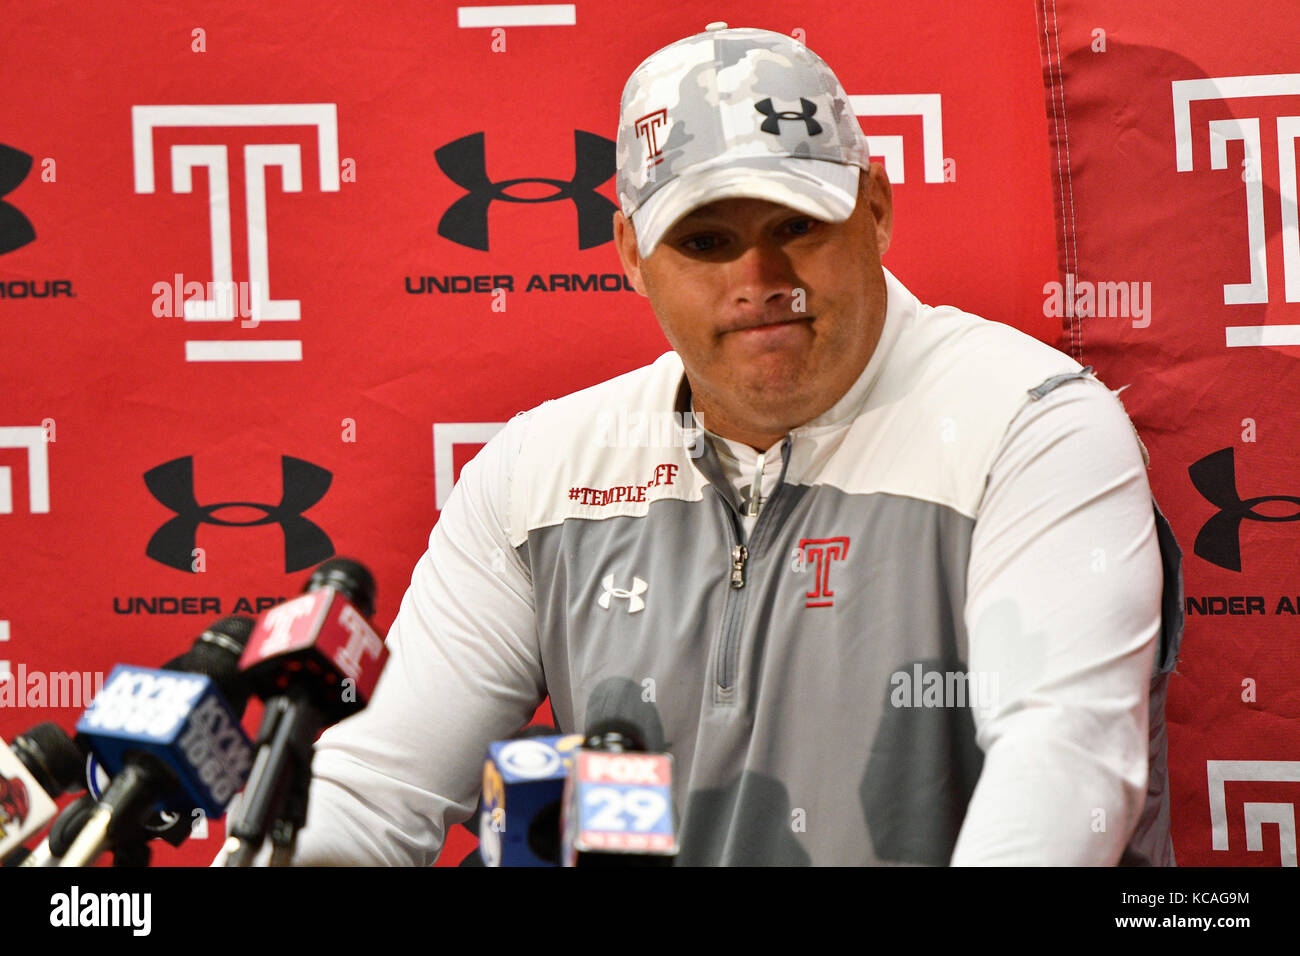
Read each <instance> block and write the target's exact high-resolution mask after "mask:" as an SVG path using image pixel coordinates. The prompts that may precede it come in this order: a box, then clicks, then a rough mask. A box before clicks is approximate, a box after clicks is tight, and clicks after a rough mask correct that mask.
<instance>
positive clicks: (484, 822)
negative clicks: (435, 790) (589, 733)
mask: <svg viewBox="0 0 1300 956" xmlns="http://www.w3.org/2000/svg"><path fill="white" fill-rule="evenodd" d="M581 743H582V735H581V734H560V733H558V732H557V731H556V730H555V728H554V727H526V728H524V729H523V730H522V731H520V732H519V733H518V734H515V736H514V737H512V738H511V739H509V740H498V741H494V742H493V743H491V744H488V753H487V759H486V760H485V761H484V763H483V809H482V812H481V813H480V814H479V826H478V838H479V854H480V855H481V856H482V858H483V864H484V865H485V866H559V865H560V805H561V800H562V799H563V797H564V781H565V778H567V777H568V775H569V768H570V766H572V764H573V752H574V751H575V750H576V749H577V747H578V746H579V745H580V744H581Z"/></svg>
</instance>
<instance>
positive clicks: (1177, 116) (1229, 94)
mask: <svg viewBox="0 0 1300 956" xmlns="http://www.w3.org/2000/svg"><path fill="white" fill-rule="evenodd" d="M1170 86H1171V90H1172V95H1173V109H1174V150H1175V161H1176V164H1177V168H1178V172H1180V173H1184V172H1190V171H1191V170H1192V169H1193V168H1194V159H1193V149H1192V104H1193V103H1194V102H1197V101H1202V100H1231V99H1239V98H1245V97H1269V96H1282V97H1296V96H1300V73H1281V74H1273V75H1263V76H1212V77H1205V78H1203V79H1196V80H1174V81H1173V82H1172V83H1171V84H1170ZM1284 102H1287V103H1289V104H1290V106H1289V108H1288V109H1284V110H1281V111H1280V112H1289V113H1295V112H1297V111H1300V100H1287V101H1284ZM1261 119H1264V118H1263V117H1258V116H1249V117H1243V116H1237V117H1234V118H1231V119H1216V120H1210V121H1209V132H1210V136H1209V142H1210V168H1211V169H1225V170H1226V169H1227V168H1228V145H1227V144H1228V143H1229V141H1233V140H1240V141H1241V143H1242V149H1243V151H1244V157H1245V158H1244V159H1243V168H1242V169H1241V170H1240V172H1238V171H1236V170H1234V175H1236V176H1238V178H1240V179H1241V181H1242V184H1243V185H1244V187H1245V191H1246V224H1247V237H1248V238H1247V241H1248V244H1249V254H1250V255H1249V261H1250V278H1249V280H1248V281H1246V282H1230V283H1226V284H1224V286H1223V304H1224V305H1247V304H1260V303H1266V302H1268V301H1269V294H1270V289H1269V281H1268V260H1267V256H1266V254H1265V242H1266V239H1265V230H1264V175H1263V174H1264V143H1265V142H1266V136H1265V133H1264V129H1266V128H1267V125H1268V121H1267V120H1265V122H1264V124H1263V126H1261ZM1273 125H1275V126H1276V130H1277V138H1276V148H1277V168H1278V193H1279V200H1280V202H1281V207H1282V209H1281V212H1282V271H1283V282H1284V286H1285V301H1287V302H1300V218H1298V217H1297V213H1296V149H1295V141H1296V137H1297V136H1300V115H1289V116H1288V115H1282V116H1277V117H1276V119H1275V120H1274V121H1273ZM1225 335H1226V344H1227V345H1228V346H1229V347H1240V346H1252V345H1253V346H1269V345H1300V325H1241V326H1229V327H1228V328H1227V329H1225Z"/></svg>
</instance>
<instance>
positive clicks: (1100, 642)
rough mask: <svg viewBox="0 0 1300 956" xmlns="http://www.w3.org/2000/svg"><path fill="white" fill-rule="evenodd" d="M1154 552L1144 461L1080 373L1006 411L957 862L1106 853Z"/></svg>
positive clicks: (1130, 724)
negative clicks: (976, 752)
mask: <svg viewBox="0 0 1300 956" xmlns="http://www.w3.org/2000/svg"><path fill="white" fill-rule="evenodd" d="M1162 582H1163V572H1162V570H1161V562H1160V551H1159V546H1158V544H1157V538H1156V529H1155V512H1154V509H1153V503H1152V498H1151V490H1150V486H1149V485H1148V483H1147V477H1146V470H1145V466H1144V462H1143V457H1142V454H1141V452H1140V451H1139V446H1138V442H1137V441H1136V436H1135V432H1134V431H1133V428H1132V425H1131V424H1130V422H1129V420H1128V416H1127V415H1126V414H1125V412H1124V409H1123V406H1122V405H1121V404H1120V401H1119V399H1118V398H1117V397H1116V396H1115V395H1112V394H1111V393H1110V391H1109V390H1108V389H1107V388H1106V387H1105V386H1104V385H1102V384H1101V383H1099V382H1097V381H1096V380H1094V379H1090V378H1081V379H1073V380H1067V381H1065V382H1063V383H1061V384H1059V385H1057V386H1056V388H1054V389H1053V390H1051V391H1049V392H1048V393H1047V394H1046V395H1044V396H1043V397H1042V398H1039V399H1037V400H1035V401H1030V402H1028V404H1027V405H1026V407H1025V408H1024V409H1022V410H1021V412H1020V413H1019V415H1018V416H1017V417H1016V418H1015V420H1014V421H1013V422H1012V423H1011V426H1010V428H1009V429H1008V432H1007V435H1006V436H1005V438H1004V441H1003V443H1002V447H1001V448H1000V450H999V453H998V456H997V459H996V461H995V463H994V465H993V468H992V470H991V472H990V475H989V481H988V485H987V487H986V489H985V494H984V498H983V501H982V502H981V505H980V509H979V513H978V515H977V518H976V522H975V529H974V534H973V538H972V542H971V559H970V565H969V569H968V574H967V599H966V608H965V621H966V628H967V633H968V635H969V638H970V661H969V666H970V670H971V674H972V677H976V676H979V677H981V678H983V679H985V680H989V681H995V683H992V684H991V686H993V687H995V688H996V692H995V693H994V694H992V695H991V697H992V700H991V702H986V701H983V700H981V701H980V702H979V703H980V704H981V705H984V704H985V703H989V706H979V707H976V708H975V714H974V716H975V726H976V733H977V737H976V739H977V741H978V743H979V746H980V748H981V749H982V750H983V751H984V754H985V756H984V767H983V771H982V773H981V775H980V778H979V782H978V784H977V786H976V788H975V793H974V795H973V796H972V798H971V801H970V805H969V807H968V809H967V812H966V818H965V821H964V823H963V825H962V829H961V833H960V835H959V836H958V839H957V845H956V848H955V850H954V852H953V857H952V863H953V865H977V864H978V865H985V864H995V865H1107V864H1114V863H1116V862H1117V861H1118V860H1119V858H1120V856H1121V854H1122V852H1123V849H1124V846H1125V844H1126V842H1127V840H1128V838H1129V835H1130V834H1131V833H1132V831H1133V828H1134V826H1135V825H1136V823H1137V820H1138V816H1139V814H1140V812H1141V810H1142V805H1143V801H1144V798H1145V796H1146V788H1147V706H1148V693H1149V688H1150V679H1151V669H1152V661H1153V658H1154V654H1155V650H1156V643H1157V641H1158V640H1159V636H1160V622H1161V617H1160V613H1161V587H1162Z"/></svg>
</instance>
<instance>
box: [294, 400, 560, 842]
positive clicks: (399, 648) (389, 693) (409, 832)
mask: <svg viewBox="0 0 1300 956" xmlns="http://www.w3.org/2000/svg"><path fill="white" fill-rule="evenodd" d="M526 424H527V415H526V414H525V415H518V416H516V417H515V418H514V419H512V420H511V421H510V422H509V423H508V424H507V425H506V427H505V428H504V429H503V430H502V431H501V432H499V433H498V434H497V435H496V436H495V437H494V438H493V439H492V440H491V441H490V442H489V443H488V444H487V445H486V446H485V447H484V448H483V450H482V451H481V452H480V453H479V454H478V455H477V456H476V457H475V458H474V460H473V461H471V462H470V463H469V464H467V465H466V466H465V468H464V469H463V470H462V472H461V476H460V480H459V481H458V482H457V483H456V487H455V489H454V490H453V491H452V494H451V496H450V498H449V499H448V501H447V505H446V508H444V509H443V512H442V515H441V517H440V519H439V521H438V523H437V524H436V525H435V526H434V528H433V532H432V534H430V536H429V550H428V551H427V552H425V554H424V556H423V557H422V558H420V561H419V563H418V564H417V565H416V566H415V571H414V573H413V574H412V576H411V585H410V587H409V588H408V589H407V591H406V595H405V597H403V598H402V605H401V609H400V611H399V612H398V615H397V619H396V620H395V621H394V622H393V626H392V629H391V630H390V631H389V632H388V638H387V644H388V648H389V652H390V655H391V656H390V657H389V659H388V663H387V665H386V666H385V668H384V671H383V674H382V675H381V677H380V680H379V684H378V686H377V687H376V689H375V694H374V697H373V698H372V700H371V701H370V703H369V705H368V706H367V707H366V709H365V710H363V711H361V712H360V713H358V714H356V715H354V716H352V717H349V718H348V719H347V720H345V721H343V722H342V723H340V724H338V725H337V726H335V727H332V728H330V729H329V730H327V731H326V732H325V733H324V734H323V735H322V736H321V738H320V740H319V741H318V743H317V744H316V756H315V758H314V760H313V763H312V784H311V793H310V800H309V803H308V815H307V825H306V826H305V827H304V828H303V830H302V832H301V834H300V836H299V842H298V850H297V853H296V855H295V858H294V862H295V863H296V864H301V865H340V864H398V865H411V864H414V865H426V866H427V865H430V864H432V863H433V862H434V861H435V860H436V859H437V857H438V853H439V852H440V850H441V848H442V844H443V840H444V837H445V835H446V832H447V828H448V827H450V826H453V825H455V824H456V823H459V822H460V821H462V820H464V819H466V818H467V817H469V815H470V814H471V813H473V811H474V807H475V805H476V803H477V799H478V794H479V789H480V781H481V777H482V772H483V758H484V756H485V753H486V750H487V744H488V742H489V741H492V740H498V739H501V738H504V737H508V736H510V735H511V734H513V733H514V732H515V731H517V730H518V729H519V728H521V727H522V726H524V724H526V723H527V722H528V720H529V718H530V717H532V715H533V712H534V711H535V710H536V708H537V706H538V704H540V703H541V701H542V699H543V697H544V696H545V683H544V680H543V676H542V667H541V661H540V657H539V652H538V645H537V637H536V627H535V621H534V608H533V594H532V584H531V581H530V578H529V575H528V571H527V569H526V568H525V566H524V565H523V563H522V562H521V561H520V559H519V557H518V555H517V554H516V553H515V552H514V550H513V549H512V548H511V547H510V540H509V535H508V532H507V520H508V516H509V510H508V507H509V494H510V485H511V473H512V470H513V466H514V462H515V459H516V457H517V456H518V452H519V447H520V444H521V442H522V438H523V433H524V430H525V427H526Z"/></svg>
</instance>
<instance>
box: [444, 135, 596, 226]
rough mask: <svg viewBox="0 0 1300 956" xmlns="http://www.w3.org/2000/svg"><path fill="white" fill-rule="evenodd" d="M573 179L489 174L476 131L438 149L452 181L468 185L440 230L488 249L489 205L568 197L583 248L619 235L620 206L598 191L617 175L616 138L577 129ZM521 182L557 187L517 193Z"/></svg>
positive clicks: (445, 216)
mask: <svg viewBox="0 0 1300 956" xmlns="http://www.w3.org/2000/svg"><path fill="white" fill-rule="evenodd" d="M573 157H574V158H573V178H572V179H567V180H566V179H546V178H545V177H542V176H525V177H522V178H519V179H502V180H492V179H488V175H487V163H486V159H485V156H484V145H483V134H482V133H472V134H470V135H469V136H463V137H461V138H460V139H458V140H455V141H454V142H451V143H448V144H447V145H446V146H443V147H442V148H440V149H439V150H438V151H437V152H435V153H434V154H433V158H434V159H436V160H437V161H438V166H439V168H441V169H442V171H443V172H444V173H446V174H447V178H449V179H450V180H451V181H452V182H454V183H455V184H456V185H457V186H460V187H461V188H462V189H465V190H467V195H464V196H461V197H460V198H459V199H457V200H456V201H455V202H454V203H452V204H451V205H450V206H449V207H448V208H447V211H446V212H445V213H443V214H442V219H440V220H439V221H438V235H440V236H442V237H443V238H444V239H450V240H451V241H452V242H455V243H459V244H460V245H462V246H468V247H469V248H471V249H482V250H483V251H485V252H486V251H487V248H488V210H489V209H490V208H491V207H492V204H493V203H494V202H497V201H502V202H524V203H538V202H558V201H559V200H561V199H567V200H569V201H570V202H571V203H573V206H574V208H575V209H577V211H578V248H579V249H590V248H592V247H593V246H599V245H601V244H602V243H606V242H609V241H611V240H612V239H613V238H614V225H613V218H612V217H613V215H614V213H615V212H616V211H617V210H618V207H617V206H615V205H614V204H613V203H612V202H610V201H609V200H608V199H606V198H605V197H604V196H602V195H601V194H600V193H598V192H596V187H597V186H599V185H601V184H602V183H604V182H606V181H607V180H609V179H611V178H612V177H613V175H614V172H615V161H614V141H613V140H612V139H606V138H605V137H603V136H597V135H596V134H594V133H584V132H583V131H582V130H580V129H576V130H574V131H573ZM521 183H541V184H542V185H544V186H551V187H553V188H554V189H555V193H554V194H553V195H550V196H541V197H534V196H512V195H510V190H511V189H512V188H513V187H515V186H518V185H520V184H521Z"/></svg>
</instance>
